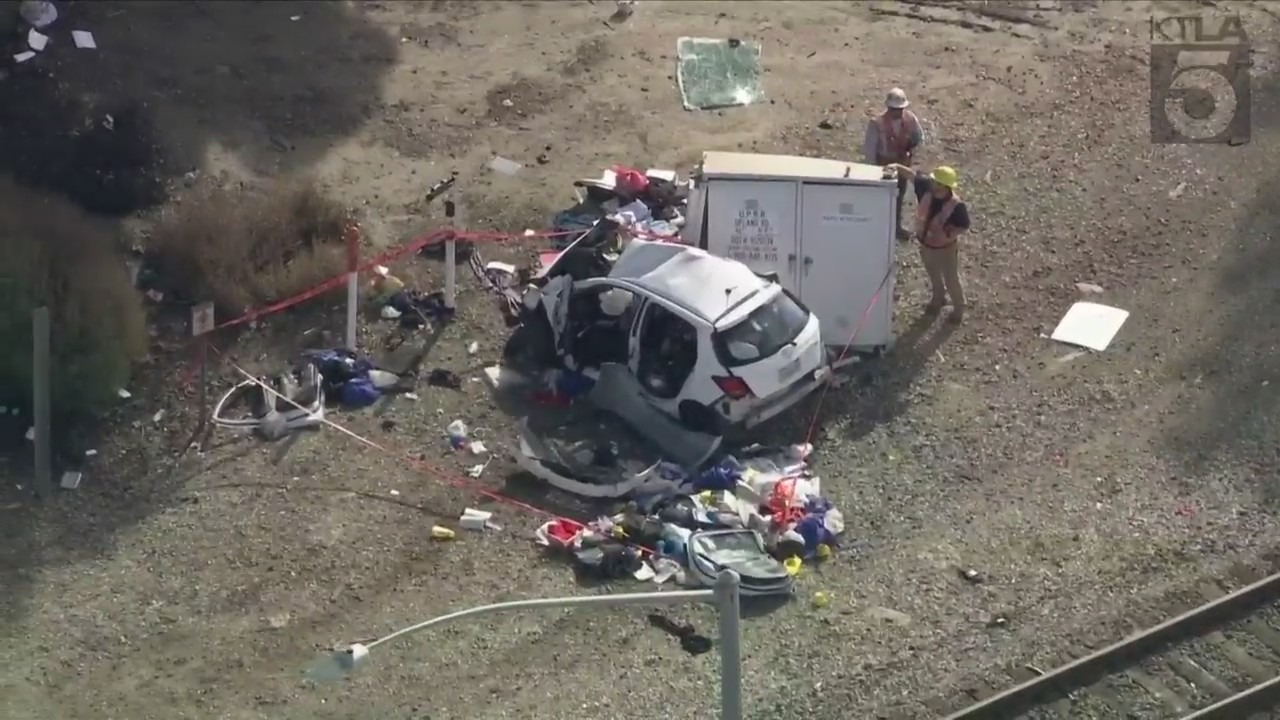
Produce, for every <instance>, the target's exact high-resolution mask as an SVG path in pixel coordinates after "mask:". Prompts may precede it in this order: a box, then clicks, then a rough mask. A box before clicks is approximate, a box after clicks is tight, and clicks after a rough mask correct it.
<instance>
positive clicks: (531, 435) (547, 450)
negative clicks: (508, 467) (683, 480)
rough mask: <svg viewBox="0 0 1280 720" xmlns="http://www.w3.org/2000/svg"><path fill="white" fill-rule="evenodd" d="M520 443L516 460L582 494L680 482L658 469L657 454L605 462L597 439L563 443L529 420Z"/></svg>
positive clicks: (665, 487) (598, 495) (614, 494)
mask: <svg viewBox="0 0 1280 720" xmlns="http://www.w3.org/2000/svg"><path fill="white" fill-rule="evenodd" d="M519 445H520V447H519V450H518V451H517V452H516V453H515V460H516V464H517V465H519V466H520V468H521V469H522V470H524V471H525V472H528V473H529V474H530V475H533V476H534V477H536V478H538V479H539V480H543V481H545V482H546V483H547V484H549V485H551V486H552V487H554V488H557V489H559V490H563V491H565V492H567V493H571V494H573V495H577V496H579V497H587V498H595V499H614V498H621V497H626V496H628V495H632V494H644V493H652V492H664V491H669V490H672V489H674V488H675V487H677V486H678V482H676V481H673V480H668V479H666V478H664V477H663V476H662V475H661V474H660V473H659V472H658V469H659V466H660V465H661V461H660V460H657V459H656V456H655V459H653V460H652V461H651V462H649V463H645V462H637V461H635V460H628V459H623V458H619V459H618V462H617V463H615V464H612V465H602V464H599V463H597V462H595V458H594V455H595V454H596V452H597V449H596V447H595V443H591V442H578V443H564V442H561V441H558V440H555V439H552V438H548V437H545V436H542V435H539V434H538V433H535V432H533V431H532V430H530V428H529V423H528V421H527V420H526V421H522V422H521V423H520V436H519Z"/></svg>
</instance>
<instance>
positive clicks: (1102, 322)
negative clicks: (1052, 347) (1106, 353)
mask: <svg viewBox="0 0 1280 720" xmlns="http://www.w3.org/2000/svg"><path fill="white" fill-rule="evenodd" d="M1128 319H1129V311H1128V310H1121V309H1120V308H1115V307H1111V306H1109V305H1099V304H1097V303H1088V302H1078V303H1076V304H1075V305H1072V306H1071V309H1070V310H1068V311H1067V314H1066V315H1063V316H1062V321H1061V322H1059V323H1058V327H1056V328H1054V330H1053V335H1051V336H1050V337H1051V338H1052V339H1054V340H1057V341H1058V342H1064V343H1067V344H1068V345H1078V346H1080V347H1086V348H1089V349H1090V350H1095V351H1097V352H1102V351H1103V350H1106V349H1107V346H1108V345H1110V344H1111V341H1112V340H1113V339H1114V338H1115V336H1116V334H1117V333H1119V332H1120V328H1121V327H1122V326H1123V325H1124V322H1125V320H1128Z"/></svg>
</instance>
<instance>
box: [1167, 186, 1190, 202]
mask: <svg viewBox="0 0 1280 720" xmlns="http://www.w3.org/2000/svg"><path fill="white" fill-rule="evenodd" d="M1186 189H1187V184H1186V183H1184V182H1180V183H1178V186H1177V187H1175V188H1174V189H1172V190H1170V191H1169V199H1170V200H1177V199H1178V198H1180V197H1182V193H1183V192H1185V191H1186Z"/></svg>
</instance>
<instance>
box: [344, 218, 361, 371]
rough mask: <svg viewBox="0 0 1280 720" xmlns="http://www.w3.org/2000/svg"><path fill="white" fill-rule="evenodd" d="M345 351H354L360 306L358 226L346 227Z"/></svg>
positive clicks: (353, 224) (350, 225)
mask: <svg viewBox="0 0 1280 720" xmlns="http://www.w3.org/2000/svg"><path fill="white" fill-rule="evenodd" d="M346 235H347V349H349V350H355V349H356V317H357V311H358V309H359V304H360V273H359V272H358V270H359V268H360V226H358V225H356V224H355V223H354V222H353V223H351V224H349V225H347V231H346Z"/></svg>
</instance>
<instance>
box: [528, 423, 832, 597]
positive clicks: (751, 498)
mask: <svg viewBox="0 0 1280 720" xmlns="http://www.w3.org/2000/svg"><path fill="white" fill-rule="evenodd" d="M812 449H813V448H812V446H809V445H794V446H791V447H789V448H785V449H781V450H779V449H776V448H775V449H770V448H763V447H760V446H753V447H751V448H748V449H746V450H744V451H743V452H742V453H741V454H742V457H741V458H737V457H733V456H729V457H726V458H724V459H723V460H721V461H720V462H719V463H717V464H715V465H714V466H712V467H710V468H708V469H707V470H705V471H703V472H701V473H699V474H696V475H693V474H689V473H685V472H684V471H683V470H681V469H679V468H677V467H674V466H667V467H664V468H663V472H664V473H665V474H666V475H667V477H668V478H669V479H670V480H672V481H673V488H674V489H671V490H669V491H666V492H659V493H655V494H650V495H647V496H643V497H637V498H635V499H633V500H632V501H631V502H629V503H628V504H627V505H626V507H625V509H624V510H623V511H622V512H620V513H618V514H617V515H614V516H612V517H601V518H599V519H597V520H595V521H594V522H591V523H588V524H582V523H578V522H576V521H573V520H567V519H557V520H553V521H551V522H548V523H546V524H544V525H542V526H541V527H540V528H538V530H537V533H536V535H535V537H536V540H537V542H538V543H539V544H540V545H543V546H545V547H547V548H549V549H551V550H553V551H556V552H560V553H563V554H565V555H567V556H569V557H570V558H572V560H573V562H574V565H575V568H576V569H577V570H578V571H579V573H580V574H582V575H583V576H585V577H589V578H596V579H602V580H617V579H623V578H627V577H631V578H635V579H636V580H640V581H652V582H655V583H658V584H663V583H667V582H672V581H674V582H675V583H677V584H681V585H693V586H705V587H710V586H711V585H712V584H713V583H714V581H715V577H716V575H717V574H718V573H720V572H721V571H722V570H724V569H731V570H734V571H736V572H737V573H738V575H739V576H740V577H741V592H742V593H743V594H744V595H756V596H762V595H782V594H787V593H790V592H791V591H792V588H793V586H794V578H795V577H796V576H797V575H799V574H800V572H801V570H802V568H803V566H804V563H806V562H812V561H819V560H825V559H827V558H829V557H831V555H832V553H833V552H834V550H835V548H836V547H837V546H838V545H839V541H840V535H841V534H842V533H843V532H844V517H843V515H841V513H840V511H839V510H838V509H836V508H835V506H834V505H833V504H832V503H831V502H830V501H829V500H827V499H826V498H824V497H823V496H822V494H821V484H820V482H819V479H818V478H817V477H816V476H814V475H812V474H811V473H810V472H809V470H808V465H807V462H806V459H807V457H808V456H809V454H810V453H811V452H812Z"/></svg>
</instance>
